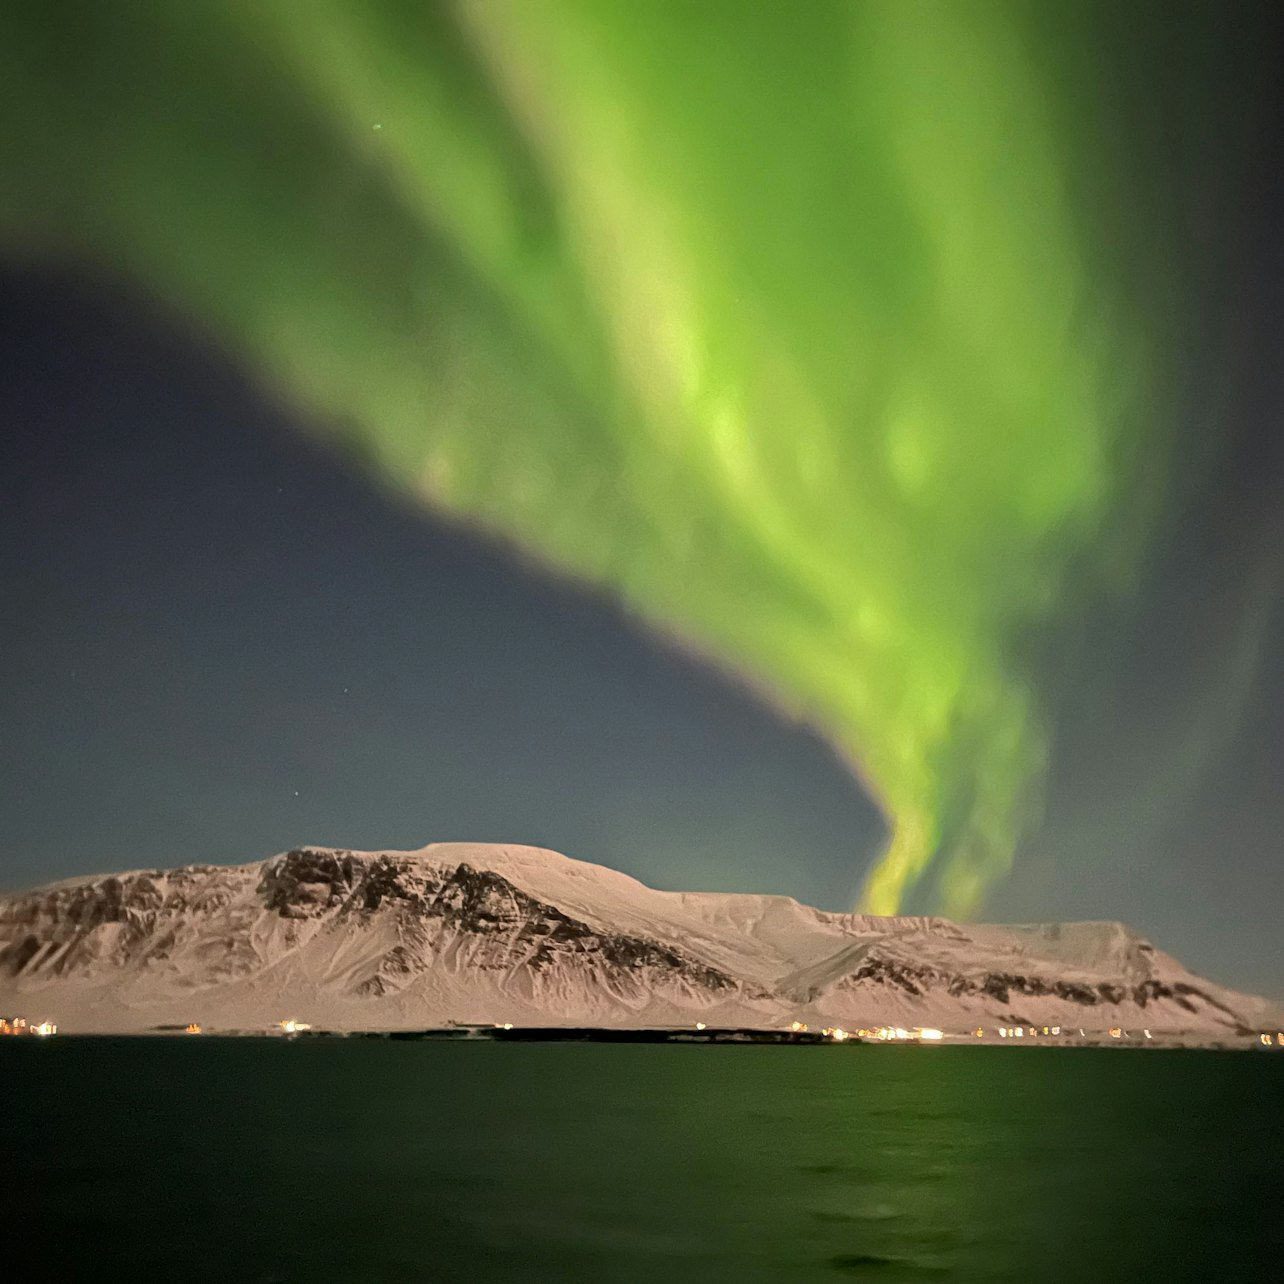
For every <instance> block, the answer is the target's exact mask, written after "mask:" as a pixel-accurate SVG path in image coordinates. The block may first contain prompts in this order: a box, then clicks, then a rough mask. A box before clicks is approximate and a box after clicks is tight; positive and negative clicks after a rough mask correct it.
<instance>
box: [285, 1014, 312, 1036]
mask: <svg viewBox="0 0 1284 1284" xmlns="http://www.w3.org/2000/svg"><path fill="white" fill-rule="evenodd" d="M310 1029H312V1027H311V1026H310V1025H309V1024H308V1023H307V1022H306V1021H296V1020H295V1019H294V1018H293V1017H287V1018H286V1019H285V1020H284V1021H282V1022H281V1033H282V1034H299V1033H301V1032H302V1031H304V1030H310Z"/></svg>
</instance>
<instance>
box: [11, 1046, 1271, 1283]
mask: <svg viewBox="0 0 1284 1284" xmlns="http://www.w3.org/2000/svg"><path fill="white" fill-rule="evenodd" d="M0 1093H2V1094H3V1143H2V1145H0V1156H2V1158H0V1179H2V1180H3V1185H4V1188H5V1189H4V1196H3V1201H4V1202H3V1216H4V1235H5V1240H6V1249H5V1253H6V1257H7V1260H9V1261H10V1262H16V1261H19V1260H21V1261H22V1262H23V1263H25V1265H24V1266H23V1270H22V1272H21V1275H20V1278H22V1279H23V1280H24V1281H26V1280H33V1279H48V1280H95V1281H96V1280H112V1279H139V1280H147V1281H158V1282H159V1281H169V1280H179V1281H195V1280H231V1281H235V1282H237V1284H251V1282H254V1281H325V1280H345V1281H346V1280H362V1281H387V1280H416V1281H417V1280H424V1281H439V1280H461V1281H471V1280H478V1281H492V1280H505V1281H508V1280H512V1281H539V1280H570V1281H579V1280H585V1281H650V1280H658V1281H662V1282H663V1284H673V1282H676V1281H687V1280H700V1281H704V1280H714V1281H719V1280H727V1281H733V1280H734V1281H740V1280H749V1281H758V1280H781V1281H794V1280H797V1281H809V1280H814V1281H826V1280H828V1281H835V1282H837V1281H842V1280H865V1279H868V1280H878V1281H883V1280H920V1279H921V1280H936V1279H940V1280H946V1279H957V1280H1079V1281H1099V1280H1199V1281H1227V1280H1241V1279H1242V1280H1249V1279H1265V1280H1284V1055H1274V1054H1271V1053H1263V1054H1252V1053H1215V1052H1167V1051H1141V1052H1122V1051H1111V1050H1104V1051H1091V1050H1051V1049H1022V1050H1008V1049H999V1048H959V1049H951V1048H920V1047H851V1046H848V1047H834V1048H790V1047H699V1046H689V1047H683V1046H630V1045H624V1046H620V1045H600V1044H555V1045H548V1044H535V1045H512V1044H493V1043H386V1042H381V1041H370V1040H360V1041H347V1042H331V1041H317V1042H307V1041H297V1042H288V1041H285V1040H280V1039H277V1040H266V1039H265V1040H252V1039H244V1040H231V1039H227V1040H222V1039H211V1038H207V1037H201V1038H191V1039H181V1038H180V1039H133V1040H128V1039H67V1038H62V1037H58V1038H54V1039H50V1040H35V1039H26V1040H18V1039H5V1040H3V1041H0ZM15 1245H19V1246H21V1250H22V1251H21V1254H20V1258H17V1257H14V1256H13V1255H12V1253H13V1249H14V1246H15ZM11 1278H19V1277H18V1276H13V1277H11Z"/></svg>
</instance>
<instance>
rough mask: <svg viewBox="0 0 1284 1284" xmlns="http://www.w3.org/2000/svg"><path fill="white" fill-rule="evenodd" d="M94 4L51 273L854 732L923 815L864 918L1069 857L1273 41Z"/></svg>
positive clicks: (856, 9) (8, 43) (282, 4)
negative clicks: (1053, 827) (1085, 687)
mask: <svg viewBox="0 0 1284 1284" xmlns="http://www.w3.org/2000/svg"><path fill="white" fill-rule="evenodd" d="M70 8H71V9H72V10H74V11H75V12H74V13H69V12H67V11H66V10H64V12H63V13H62V15H61V16H60V17H59V19H58V21H57V23H56V24H54V23H51V22H50V21H49V19H48V17H47V15H46V14H45V13H44V12H43V10H42V8H41V6H38V5H28V6H25V7H22V8H20V7H18V6H11V7H10V8H9V9H8V10H7V11H6V13H5V15H4V17H3V18H0V78H2V79H3V81H4V83H5V85H6V90H5V93H6V95H7V96H8V97H9V99H10V101H11V103H12V104H16V108H10V112H11V115H10V119H11V120H14V119H15V117H14V116H13V114H12V112H13V111H14V110H16V120H17V122H18V124H19V127H18V128H13V129H10V130H9V131H7V133H6V136H5V138H4V140H3V142H2V143H0V159H2V160H3V172H4V174H5V175H6V182H5V183H4V184H3V186H2V187H0V243H2V244H3V247H4V248H5V249H6V250H7V252H8V253H9V254H11V255H16V256H19V257H23V258H31V257H38V258H57V257H59V256H62V257H67V256H72V257H75V258H78V259H82V260H87V261H89V262H90V263H93V264H98V265H102V266H105V267H106V268H107V269H108V270H110V271H112V272H115V273H119V274H122V275H123V276H125V277H127V278H128V279H130V280H131V281H133V282H136V283H139V284H141V286H142V287H143V288H144V289H146V290H147V291H149V292H150V293H152V294H153V295H154V296H155V297H157V298H158V299H160V300H162V301H163V302H164V303H166V304H167V305H168V306H172V307H174V308H175V309H177V310H179V311H181V312H182V313H183V314H184V315H185V316H187V317H188V318H190V319H191V321H192V322H193V323H194V324H196V325H198V326H200V327H201V328H202V329H204V330H206V331H207V332H208V333H209V334H210V335H211V336H212V337H213V339H214V340H215V341H216V342H218V343H219V344H221V345H223V346H224V347H225V348H227V349H228V350H229V351H230V352H232V353H233V354H234V355H235V357H236V359H237V360H238V361H240V362H242V363H243V364H244V365H245V366H246V368H247V369H249V370H250V371H252V373H253V375H254V377H255V378H256V379H257V380H259V381H260V382H261V383H262V385H263V386H264V387H266V388H268V389H269V390H271V392H272V393H273V394H274V395H276V396H278V397H280V398H281V399H283V400H285V401H287V402H289V403H291V404H292V405H293V406H295V407H297V408H298V409H299V411H300V412H301V413H302V414H303V415H304V416H305V417H307V419H308V421H309V422H311V423H313V424H314V425H316V426H317V430H318V431H319V432H322V433H324V434H327V435H329V436H331V437H333V438H334V439H336V440H338V441H339V442H341V443H343V445H344V446H345V448H350V449H351V451H352V453H353V455H354V457H355V458H357V459H359V460H360V461H361V462H362V464H363V465H364V466H366V467H368V468H369V469H370V470H372V472H373V473H374V474H375V475H377V476H378V477H379V478H381V479H382V480H383V481H384V482H386V483H387V484H388V485H389V486H390V487H392V488H394V489H395V490H396V491H397V492H399V493H403V494H406V495H410V496H413V497H414V498H415V499H416V500H418V501H420V502H422V503H423V504H425V505H427V506H429V507H430V508H432V509H433V510H435V511H436V512H438V513H441V514H446V515H448V516H450V517H451V518H453V519H456V520H458V521H460V522H463V523H466V524H468V525H469V526H475V527H478V528H480V529H482V530H484V531H486V532H489V533H492V534H495V535H497V536H500V537H501V538H503V539H505V540H508V541H511V543H512V545H513V546H514V547H515V548H516V549H517V550H519V551H520V552H521V553H522V554H523V555H525V556H528V557H529V558H531V559H533V560H534V561H536V562H537V563H539V564H542V565H544V566H546V567H549V568H551V569H553V570H554V571H556V572H559V573H565V574H566V575H569V576H571V577H574V578H575V579H577V580H581V581H585V582H588V583H590V584H592V585H594V586H597V587H600V588H601V589H603V590H605V591H607V592H608V593H610V594H611V595H613V596H616V597H618V598H619V599H620V600H621V601H623V602H624V603H626V604H627V605H628V607H629V608H631V609H632V610H634V611H636V613H637V614H638V616H639V617H640V618H641V619H643V620H645V621H646V622H647V623H648V624H649V625H650V626H651V627H653V628H654V629H656V630H658V631H659V632H660V633H662V634H663V635H665V636H668V637H672V638H674V639H677V640H678V641H680V642H681V643H683V644H687V645H690V646H692V647H694V648H695V649H697V650H698V651H700V652H701V653H703V654H705V655H707V656H709V657H710V658H712V659H713V660H715V661H716V662H717V663H719V664H721V665H723V666H725V667H727V668H729V669H731V670H733V671H735V672H737V673H740V674H742V675H744V676H746V677H747V678H748V679H749V680H750V681H751V682H752V683H753V684H754V686H755V687H756V688H757V689H759V690H760V691H761V692H763V693H764V694H765V695H766V696H767V697H768V698H769V699H770V700H771V701H773V702H774V703H776V704H778V705H779V706H780V707H782V708H784V709H785V710H787V711H788V712H789V713H790V714H792V715H794V716H796V717H798V718H800V719H802V720H805V721H806V722H808V723H809V724H811V725H814V726H815V727H817V728H818V729H819V730H821V731H822V732H823V733H824V735H825V736H826V737H828V738H829V739H830V740H831V742H832V743H833V744H834V745H835V747H836V748H837V749H838V751H839V752H840V754H841V755H842V757H843V758H844V760H845V761H846V762H848V763H849V764H850V765H851V767H852V769H853V770H855V771H856V772H858V773H859V775H860V776H861V778H862V779H863V780H864V781H865V782H866V784H867V786H868V787H869V789H870V791H871V792H872V794H873V795H874V796H875V797H876V798H877V799H878V800H879V802H880V804H881V806H882V807H883V808H884V810H885V812H886V814H887V816H888V820H889V826H890V830H891V838H890V843H889V846H888V849H887V850H886V852H885V853H884V854H883V855H882V856H881V858H880V859H879V860H878V861H877V863H876V864H875V866H874V867H873V869H872V870H871V871H870V873H869V875H868V877H867V879H866V881H865V884H864V891H863V894H862V901H863V904H864V905H865V906H866V907H867V908H869V909H871V910H874V911H877V912H894V911H895V910H897V909H898V908H899V907H901V906H902V905H903V904H904V902H905V899H906V896H907V895H909V894H910V893H911V892H915V891H917V892H918V893H919V894H920V895H922V896H925V897H927V899H928V900H930V902H931V903H932V904H933V905H935V906H936V907H938V908H940V909H941V910H943V911H945V912H949V913H953V914H970V913H972V912H974V911H975V910H977V909H978V908H979V907H980V906H981V905H982V903H983V901H984V898H985V896H986V894H987V892H989V891H990V889H992V888H993V887H994V885H995V884H996V882H997V881H998V880H1001V879H1002V877H1003V876H1004V874H1005V873H1006V872H1007V871H1008V870H1009V868H1010V866H1011V863H1012V861H1013V859H1014V856H1015V854H1016V853H1017V851H1018V849H1019V847H1020V844H1021V841H1022V838H1023V837H1024V836H1025V835H1027V834H1028V833H1029V832H1030V830H1031V828H1032V826H1034V825H1035V824H1036V822H1037V819H1038V816H1039V812H1040V804H1041V799H1042V796H1043V779H1044V772H1045V766H1046V763H1047V760H1048V756H1049V753H1050V743H1051V739H1052V736H1053V731H1054V727H1053V721H1054V711H1055V708H1056V706H1057V705H1058V703H1059V702H1060V701H1061V700H1062V699H1063V693H1062V692H1060V691H1058V690H1056V689H1054V687H1055V684H1054V683H1052V681H1051V679H1050V677H1049V674H1050V673H1051V672H1052V671H1053V668H1052V665H1051V663H1050V661H1049V660H1048V656H1049V655H1050V654H1051V653H1052V652H1054V651H1055V646H1051V645H1050V644H1048V642H1047V639H1048V638H1049V637H1050V636H1056V635H1057V633H1058V631H1059V630H1060V629H1061V628H1062V627H1063V626H1065V625H1066V623H1067V621H1072V620H1073V619H1075V618H1076V617H1077V616H1078V615H1079V614H1081V613H1082V612H1085V611H1088V610H1090V609H1095V608H1096V607H1097V606H1098V605H1099V604H1100V603H1101V602H1103V601H1109V600H1111V599H1112V598H1114V599H1116V600H1118V599H1123V598H1126V597H1127V595H1128V594H1129V593H1130V592H1132V591H1133V590H1134V588H1135V586H1136V584H1137V578H1138V576H1139V575H1140V573H1141V568H1142V567H1143V565H1144V564H1145V561H1146V558H1147V556H1148V555H1149V553H1150V551H1151V550H1152V549H1153V547H1154V545H1155V541H1156V539H1157V538H1158V533H1159V532H1160V531H1161V530H1162V528H1163V520H1164V515H1165V513H1166V512H1168V511H1170V510H1171V508H1172V507H1173V505H1174V504H1175V503H1176V500H1177V498H1178V497H1180V495H1181V494H1183V493H1184V489H1185V488H1189V487H1190V486H1192V485H1194V484H1195V481H1194V479H1195V478H1197V477H1198V476H1199V475H1200V472H1201V470H1202V469H1204V468H1205V467H1206V466H1210V465H1209V464H1208V459H1209V457H1211V456H1212V455H1214V454H1215V451H1214V450H1213V449H1212V448H1211V447H1208V446H1198V447H1196V448H1192V444H1191V443H1192V437H1191V432H1192V429H1191V426H1190V422H1189V418H1188V417H1187V416H1185V415H1184V412H1183V404H1184V403H1183V398H1184V397H1185V395H1186V393H1187V391H1188V387H1187V383H1186V373H1187V354H1188V352H1189V351H1190V349H1191V346H1192V345H1193V344H1194V343H1195V341H1196V338H1197V333H1198V330H1199V326H1200V314H1201V306H1202V305H1203V303H1204V301H1205V300H1206V299H1207V298H1208V297H1209V293H1210V290H1212V289H1213V286H1211V285H1210V281H1212V280H1215V278H1216V277H1217V274H1218V272H1219V270H1220V267H1219V262H1218V259H1217V254H1216V238H1215V237H1211V235H1210V231H1209V229H1210V228H1215V227H1217V225H1218V220H1219V218H1221V217H1222V215H1221V213H1220V211H1221V207H1222V205H1223V204H1225V205H1226V206H1228V207H1229V206H1230V205H1233V203H1234V199H1235V197H1234V183H1235V181H1236V176H1237V175H1239V174H1240V172H1241V170H1243V169H1244V168H1245V167H1246V166H1247V164H1248V162H1247V160H1246V158H1245V152H1244V148H1243V146H1242V145H1241V144H1238V143H1235V142H1234V141H1233V140H1234V138H1236V137H1239V135H1232V136H1231V137H1232V143H1231V144H1229V145H1225V146H1214V147H1210V146H1209V145H1208V140H1209V138H1210V137H1211V138H1217V137H1218V129H1219V125H1218V122H1219V121H1221V120H1222V119H1223V118H1224V117H1227V116H1230V115H1233V114H1235V113H1240V114H1244V113H1248V114H1250V115H1251V109H1250V108H1246V107H1243V106H1242V105H1239V106H1233V107H1232V106H1228V105H1227V103H1226V102H1225V100H1224V99H1223V98H1222V97H1220V96H1219V95H1220V94H1221V91H1222V89H1223V86H1224V83H1225V81H1224V77H1225V74H1226V67H1227V65H1228V64H1229V63H1233V61H1234V59H1235V58H1236V57H1239V56H1241V55H1242V54H1243V53H1244V51H1245V50H1247V49H1249V48H1251V47H1252V45H1253V39H1254V38H1253V33H1252V31H1251V30H1250V29H1248V25H1247V24H1245V25H1244V26H1242V27H1236V28H1235V29H1233V30H1226V29H1224V28H1223V27H1221V26H1219V25H1218V24H1216V23H1215V22H1214V21H1213V20H1212V19H1213V15H1212V11H1211V9H1210V10H1209V11H1208V13H1203V11H1197V10H1194V9H1192V10H1191V11H1190V13H1189V14H1187V15H1186V17H1185V18H1184V19H1183V21H1181V22H1174V23H1172V24H1171V26H1169V25H1165V20H1164V17H1163V14H1164V10H1163V9H1162V8H1161V7H1159V6H1155V7H1153V8H1152V7H1146V6H1137V7H1135V8H1134V9H1132V10H1131V11H1130V12H1128V13H1126V14H1122V15H1121V14H1118V13H1117V12H1116V13H1114V14H1113V15H1112V12H1111V10H1110V9H1108V8H1107V7H1105V6H1101V7H1099V8H1098V7H1092V6H1065V7H1064V8H1072V9H1073V12H1070V13H1063V14H1061V15H1060V16H1057V17H1054V16H1052V14H1051V13H1050V12H1048V11H1049V10H1051V9H1052V8H1053V6H1042V5H1038V4H1018V3H1012V4H1005V3H964V4H947V3H943V2H942V3H931V4H918V5H906V4H902V3H892V2H891V0H887V2H885V3H876V2H874V0H869V2H865V0H861V2H860V3H855V2H848V0H838V2H835V3H822V2H821V0H816V2H815V3H812V4H808V5H805V6H800V5H797V4H790V3H784V2H781V3H774V2H773V3H759V4H753V5H749V4H745V3H743V2H742V0H734V2H733V0H706V2H704V3H701V4H699V5H693V4H687V3H677V2H676V0H673V2H663V3H659V2H657V3H649V4H645V5H639V4H635V3H628V2H627V0H558V2H557V3H553V2H552V0H549V2H542V0H507V2H500V0H492V2H489V3H484V2H480V0H479V2H477V3H471V4H459V5H447V4H439V5H423V4H412V3H406V2H405V0H395V2H394V0H378V2H376V0H363V2H362V3H361V4H353V3H345V2H344V0H293V2H292V0H274V2H271V3H263V2H262V0H259V2H258V3H251V2H250V0H240V2H237V3H230V2H229V3H227V4H225V5H222V6H218V7H214V6H211V7H208V8H199V9H198V8H197V7H195V6H182V7H174V8H171V9H168V10H167V9H164V8H161V7H155V6H144V5H141V4H138V5H133V4H112V5H102V4H89V3H84V4H81V5H73V6H71V7H70ZM1057 8H1063V7H1062V6H1057ZM1157 24H1159V25H1157ZM1161 28H1162V29H1161ZM1103 48H1108V49H1109V50H1111V51H1113V52H1111V53H1110V54H1109V55H1108V56H1107V55H1104V54H1103V53H1102V52H1101V51H1102V49H1103ZM1121 50H1122V51H1123V52H1120V51H1121ZM1248 80H1249V81H1250V82H1251V80H1252V77H1248ZM1174 83H1177V84H1178V85H1179V89H1180V92H1179V93H1176V94H1174V92H1173V84H1174ZM1245 92H1246V93H1247V94H1250V95H1251V93H1252V92H1253V90H1252V85H1251V83H1250V85H1249V88H1248V89H1247V90H1246V91H1245ZM1192 193H1199V194H1201V200H1202V201H1203V202H1204V204H1203V205H1201V207H1200V215H1199V217H1198V218H1193V217H1192V218H1187V217H1186V216H1185V215H1184V214H1183V211H1184V210H1186V209H1187V208H1188V204H1189V201H1190V198H1191V194H1192ZM1183 201H1186V202H1187V204H1183ZM1210 241H1211V243H1212V244H1213V248H1212V249H1209V245H1210Z"/></svg>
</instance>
